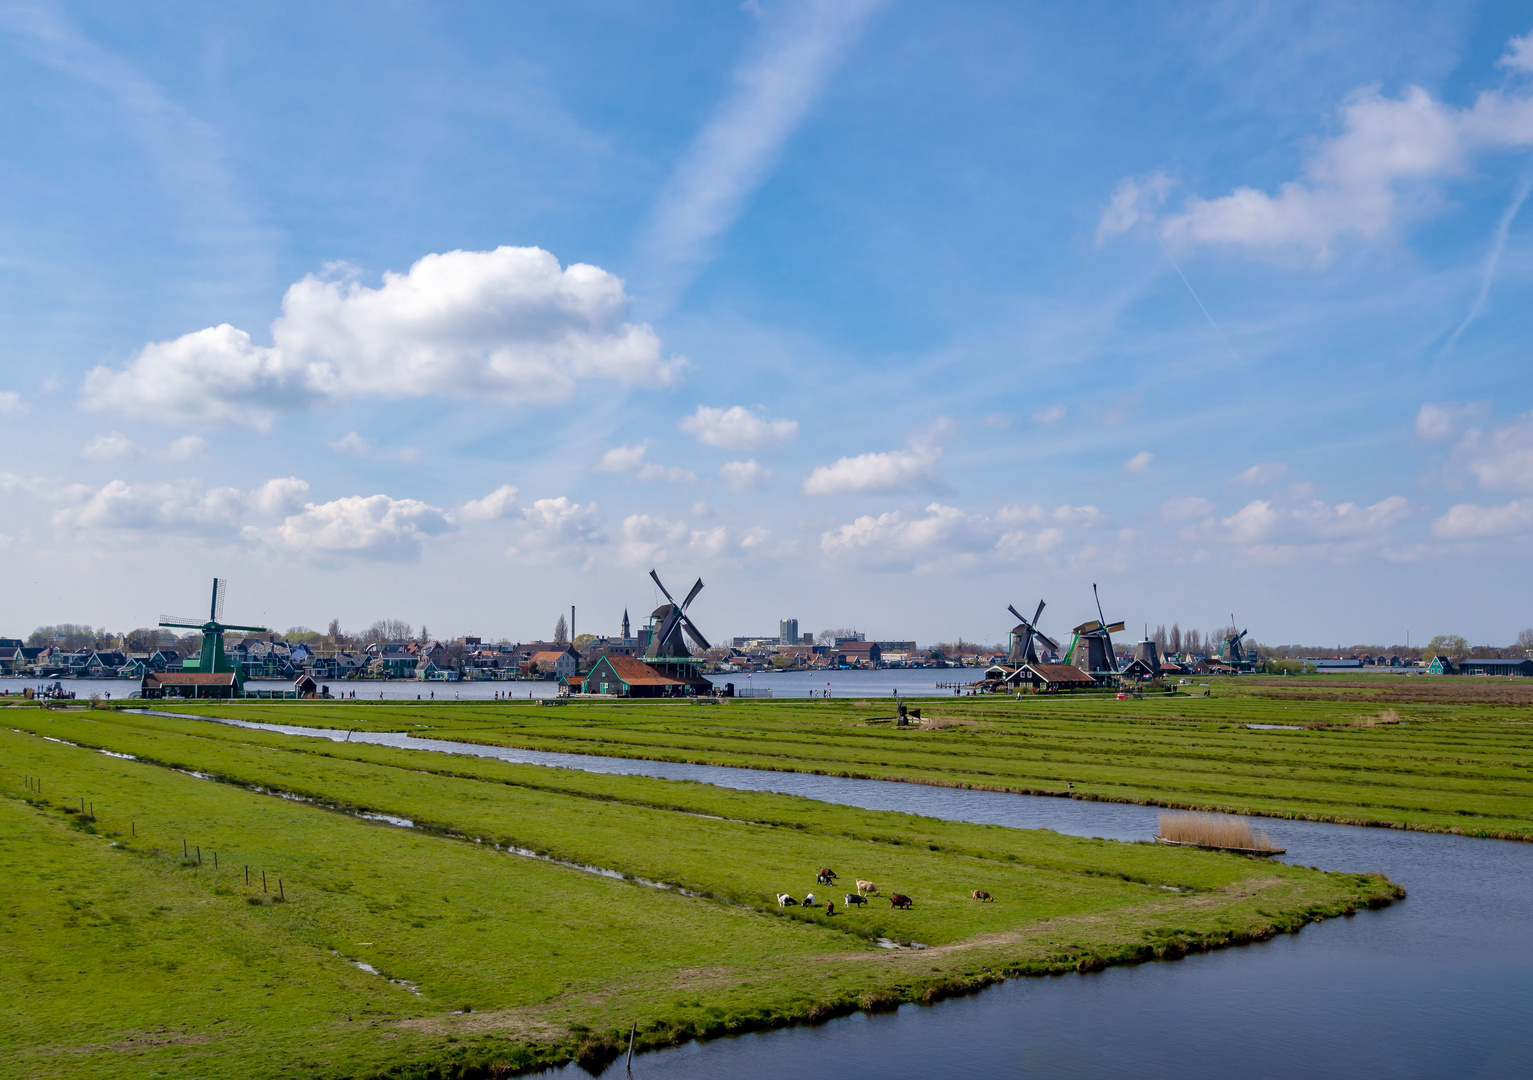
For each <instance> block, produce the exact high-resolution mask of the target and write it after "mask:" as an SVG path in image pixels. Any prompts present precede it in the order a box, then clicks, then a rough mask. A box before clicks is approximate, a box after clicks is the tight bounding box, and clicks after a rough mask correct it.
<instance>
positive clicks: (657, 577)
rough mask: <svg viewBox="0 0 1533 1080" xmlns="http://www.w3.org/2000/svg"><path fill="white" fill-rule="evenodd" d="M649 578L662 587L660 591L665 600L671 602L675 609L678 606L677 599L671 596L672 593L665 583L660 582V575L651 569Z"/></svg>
mask: <svg viewBox="0 0 1533 1080" xmlns="http://www.w3.org/2000/svg"><path fill="white" fill-rule="evenodd" d="M649 576H650V577H652V578H654V579H655V584H656V585H658V586H659V587H660V591H661V592H662V593H664V594H665V598H666V599H667V600H669V601H670V602H671V605H672V606H673V607H674V606H675V605H676V598H675V597H674V596H672V595H671V594H670V592H669V591H668V590H667V589H666V587H665V583H664V582H662V581H661V580H660V575H659V574H657V573H655V571H654V569H653V568H651V569H650V572H649Z"/></svg>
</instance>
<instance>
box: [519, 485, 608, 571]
mask: <svg viewBox="0 0 1533 1080" xmlns="http://www.w3.org/2000/svg"><path fill="white" fill-rule="evenodd" d="M601 526H602V513H601V509H600V508H599V507H598V506H597V505H596V504H595V503H594V502H593V503H586V504H581V503H578V502H573V501H571V500H570V498H569V497H568V496H565V495H560V496H557V497H555V498H545V499H538V500H536V501H534V502H533V504H532V505H531V506H529V507H527V508H526V509H524V510H523V511H522V520H521V522H520V531H519V533H518V535H517V538H516V542H515V543H514V544H512V545H511V546H510V547H509V548H507V549H506V554H507V556H509V557H510V558H513V559H530V560H532V561H534V562H538V561H546V560H549V559H559V558H571V557H579V556H581V554H582V553H583V552H585V551H587V550H588V549H590V548H592V547H594V546H596V545H599V544H602V543H604V542H605V541H606V537H605V536H603V535H602V531H601Z"/></svg>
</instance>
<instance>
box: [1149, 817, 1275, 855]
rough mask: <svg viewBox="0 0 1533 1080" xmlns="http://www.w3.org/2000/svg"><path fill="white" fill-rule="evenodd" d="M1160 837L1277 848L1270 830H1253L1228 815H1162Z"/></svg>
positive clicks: (1212, 844) (1226, 844) (1188, 841)
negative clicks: (1269, 832) (1269, 834)
mask: <svg viewBox="0 0 1533 1080" xmlns="http://www.w3.org/2000/svg"><path fill="white" fill-rule="evenodd" d="M1160 836H1161V839H1163V840H1176V841H1179V842H1181V843H1184V844H1203V845H1206V846H1208V847H1228V848H1248V849H1252V850H1256V851H1276V850H1277V845H1276V844H1274V843H1273V842H1272V838H1271V837H1270V836H1268V835H1267V830H1265V829H1263V830H1262V831H1261V832H1253V831H1252V830H1251V823H1250V822H1249V821H1247V820H1246V819H1245V818H1238V817H1230V816H1229V815H1227V814H1161V815H1160Z"/></svg>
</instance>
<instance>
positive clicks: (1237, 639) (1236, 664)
mask: <svg viewBox="0 0 1533 1080" xmlns="http://www.w3.org/2000/svg"><path fill="white" fill-rule="evenodd" d="M1237 625H1238V624H1237V623H1236V622H1235V616H1234V615H1231V616H1230V631H1231V632H1230V634H1229V635H1227V636H1226V637H1225V639H1224V641H1223V642H1222V643H1220V645H1219V653H1218V656H1219V659H1220V660H1223V661H1224V662H1225V663H1226V664H1229V665H1230V666H1231V667H1233V668H1249V667H1250V666H1251V663H1252V661H1254V660H1255V659H1256V658H1255V657H1254V656H1249V655H1247V653H1246V648H1245V645H1244V644H1243V642H1244V641H1245V636H1246V635H1247V634H1249V633H1250V632H1251V631H1249V630H1242V631H1240V632H1239V633H1238V634H1237V633H1235V632H1234V630H1235V627H1236V626H1237Z"/></svg>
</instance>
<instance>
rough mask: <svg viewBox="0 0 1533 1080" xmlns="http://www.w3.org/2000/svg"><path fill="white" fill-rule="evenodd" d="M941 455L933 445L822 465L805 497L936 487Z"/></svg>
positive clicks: (806, 485)
mask: <svg viewBox="0 0 1533 1080" xmlns="http://www.w3.org/2000/svg"><path fill="white" fill-rule="evenodd" d="M941 455H942V451H941V450H940V449H939V448H938V447H936V446H935V445H932V444H930V443H925V442H922V443H915V444H912V445H911V446H908V447H906V448H905V449H904V450H889V451H885V452H883V453H869V454H858V455H857V456H856V457H844V458H841V459H840V460H839V461H837V462H835V463H834V464H831V465H820V466H817V467H816V468H815V470H814V471H813V472H811V473H810V474H809V476H808V478H807V479H806V480H805V481H804V494H805V495H859V494H885V493H890V492H899V491H911V490H915V489H918V488H932V487H937V486H938V485H939V484H940V483H941V479H940V478H939V477H938V476H937V459H938V458H939V457H940V456H941Z"/></svg>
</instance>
